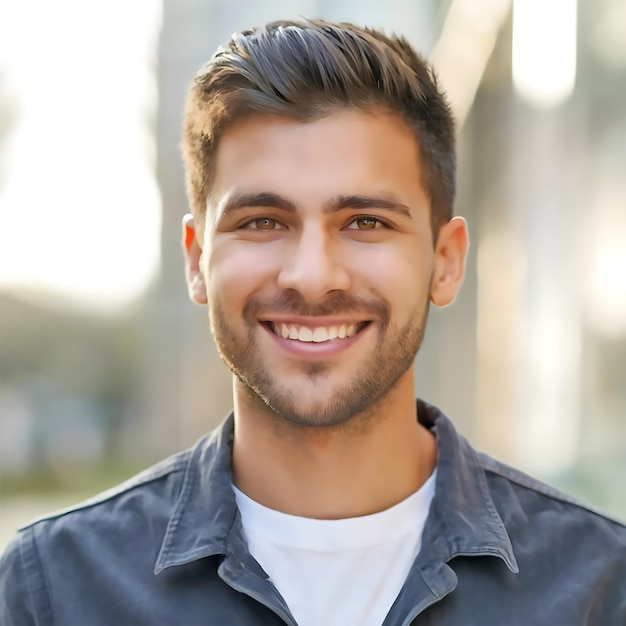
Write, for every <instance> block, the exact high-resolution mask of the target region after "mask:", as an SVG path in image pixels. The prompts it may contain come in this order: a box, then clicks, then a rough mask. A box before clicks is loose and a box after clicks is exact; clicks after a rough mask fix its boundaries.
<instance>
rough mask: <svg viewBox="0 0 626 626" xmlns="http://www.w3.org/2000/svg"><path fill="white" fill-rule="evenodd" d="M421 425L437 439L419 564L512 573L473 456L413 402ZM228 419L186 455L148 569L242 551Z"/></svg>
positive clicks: (435, 415)
mask: <svg viewBox="0 0 626 626" xmlns="http://www.w3.org/2000/svg"><path fill="white" fill-rule="evenodd" d="M417 415H418V419H419V421H420V423H422V424H423V425H424V426H426V427H427V428H429V429H431V430H432V431H433V432H434V434H435V436H436V438H437V482H436V486H435V497H434V499H433V501H432V504H431V508H430V512H429V515H428V519H427V521H426V527H425V528H424V536H423V539H422V546H424V547H423V549H422V553H421V554H420V559H422V558H423V559H424V560H425V562H427V561H438V562H441V561H443V562H447V561H449V560H450V559H452V558H454V557H455V556H460V555H468V556H471V555H493V556H496V557H500V558H502V559H503V560H504V562H505V563H506V565H507V566H508V568H509V569H510V570H511V571H513V572H517V571H518V567H517V562H516V560H515V555H514V554H513V548H512V545H511V541H510V539H509V536H508V533H507V531H506V528H505V527H504V523H503V521H502V518H501V517H500V515H499V514H498V512H497V510H496V507H495V505H494V503H493V500H492V498H491V495H490V493H489V487H488V485H487V478H486V475H485V470H484V468H483V466H482V463H481V462H480V457H479V455H478V454H477V453H476V452H475V451H474V450H473V448H471V446H470V445H469V444H468V443H467V441H466V440H465V439H464V438H463V437H461V436H459V435H458V434H457V432H456V430H455V429H454V426H453V425H452V423H451V422H450V420H449V419H448V418H447V417H446V416H445V415H444V414H443V413H442V412H441V411H439V409H437V408H435V407H434V406H432V405H429V404H427V403H425V402H423V401H421V400H418V401H417ZM233 432H234V418H233V414H232V413H231V414H230V415H229V416H228V417H227V418H226V419H225V420H224V421H223V422H222V424H221V425H220V426H219V427H218V428H217V429H216V430H215V431H214V432H213V433H212V434H211V435H209V436H207V437H205V438H203V439H201V440H200V441H199V442H198V444H197V445H196V446H195V447H194V448H193V449H192V450H191V452H190V454H189V460H188V463H187V468H186V471H185V477H184V479H183V483H182V487H181V490H180V494H179V497H178V502H177V504H176V507H175V509H174V512H173V514H172V516H171V517H170V520H169V524H168V526H167V530H166V532H165V537H164V539H163V543H162V544H161V549H160V552H159V555H158V557H157V561H156V563H155V567H154V573H155V574H158V573H160V572H161V571H163V570H164V569H166V568H168V567H173V566H177V565H184V564H185V563H190V562H192V561H195V560H197V559H201V558H204V557H207V556H211V555H216V554H227V553H228V551H229V547H228V546H229V540H230V539H233V540H237V541H233V542H232V545H241V541H238V539H241V537H240V535H241V522H240V520H239V514H238V511H237V506H236V503H235V496H234V494H233V491H232V487H231V484H232V471H231V457H232V443H233Z"/></svg>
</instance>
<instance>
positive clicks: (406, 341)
mask: <svg viewBox="0 0 626 626" xmlns="http://www.w3.org/2000/svg"><path fill="white" fill-rule="evenodd" d="M183 150H184V157H185V165H186V172H187V183H188V194H189V199H190V204H191V209H192V215H191V216H189V217H187V218H186V219H185V221H184V225H183V230H184V237H183V239H184V248H185V255H186V276H187V283H188V286H189V293H190V296H191V299H192V300H193V301H194V302H196V303H198V304H201V305H207V306H208V313H209V317H210V321H211V327H212V330H213V335H214V338H215V342H216V345H217V347H218V349H219V352H220V354H221V356H222V358H223V360H224V362H225V363H226V365H227V366H228V367H229V368H230V370H231V371H232V373H233V385H234V386H233V390H234V412H233V415H231V416H230V417H229V418H228V419H227V420H226V421H225V422H224V423H223V424H222V425H221V426H220V427H219V428H218V429H217V430H216V432H214V433H213V434H211V435H210V436H208V437H207V438H205V439H203V440H201V441H200V442H199V443H198V444H197V445H196V446H195V447H194V448H193V449H192V450H190V451H188V452H184V453H182V454H180V455H177V456H175V457H173V458H171V459H168V460H166V461H164V462H162V463H160V464H159V465H157V466H156V467H154V468H152V469H150V470H148V471H147V472H145V473H143V474H141V475H140V476H138V477H136V478H134V479H132V480H130V481H129V482H127V483H126V484H124V485H122V486H120V487H119V488H117V489H114V490H112V491H109V492H107V493H105V494H103V495H101V496H98V497H96V498H95V499H92V500H90V501H88V502H86V503H84V504H82V505H80V506H78V507H75V508H73V509H71V510H69V511H66V512H63V513H60V514H56V515H53V516H50V517H48V518H46V519H44V520H41V521H39V522H36V523H34V524H32V525H30V526H28V527H26V528H24V529H22V530H21V531H20V533H19V535H18V537H17V538H16V540H15V541H14V542H13V544H12V545H11V546H10V547H9V549H8V551H7V553H6V554H5V556H4V560H3V561H2V564H1V574H0V584H1V587H0V589H1V594H2V596H1V598H2V599H1V606H2V613H1V616H2V618H1V619H2V624H215V625H224V624H283V623H286V624H291V625H293V624H299V625H301V626H304V625H328V624H341V625H350V624H355V625H356V624H358V625H364V624H372V625H380V624H386V625H396V624H622V623H624V618H625V617H626V528H625V527H624V526H623V525H620V524H619V523H617V522H614V521H611V520H609V519H607V518H605V517H603V516H602V515H599V514H598V513H595V512H593V511H591V510H589V509H587V508H586V507H584V506H582V505H580V504H577V503H575V502H573V501H572V500H570V499H569V498H567V497H566V496H563V495H561V494H559V493H557V492H555V491H554V490H552V489H550V488H548V487H546V486H544V485H542V484H540V483H538V482H536V481H534V480H533V479H531V478H529V477H527V476H524V475H523V474H521V473H519V472H517V471H515V470H513V469H511V468H508V467H506V466H504V465H502V464H500V463H498V462H496V461H494V460H492V459H490V458H489V457H487V456H485V455H481V454H479V453H477V452H475V451H474V450H473V449H472V448H471V447H470V446H469V445H468V443H467V442H466V441H465V440H464V439H463V438H461V437H460V436H459V435H457V434H456V432H455V430H454V428H453V427H452V425H451V423H450V422H449V421H448V419H447V418H446V417H445V416H444V415H442V414H441V413H440V412H439V411H438V410H437V409H436V408H434V407H432V406H429V405H427V404H426V403H424V402H421V401H418V402H417V405H416V403H415V399H414V384H413V376H414V372H413V360H414V357H415V355H416V353H417V351H418V349H419V346H420V343H421V340H422V336H423V334H424V328H425V323H426V317H427V312H428V308H429V304H430V303H431V302H432V303H433V304H434V305H436V306H446V305H448V304H450V303H451V302H452V301H453V300H454V298H455V294H456V292H457V290H458V288H459V286H460V284H461V281H462V278H463V271H464V263H465V256H466V249H467V231H466V225H465V222H464V220H463V219H461V218H459V217H453V216H452V205H453V199H454V180H455V152H454V125H453V120H452V117H451V114H450V111H449V108H448V106H447V104H446V101H445V99H444V96H443V95H442V94H441V93H440V91H439V90H438V88H437V84H436V81H435V79H434V77H433V75H432V73H431V71H430V70H429V69H428V67H427V66H426V64H425V63H424V61H423V60H422V59H421V58H420V57H419V56H418V55H417V54H416V53H415V52H414V51H413V50H412V49H411V48H410V47H409V45H408V44H407V43H406V42H405V41H404V40H402V39H395V38H387V37H385V36H384V35H382V34H381V33H379V32H376V31H372V30H365V29H361V28H357V27H355V26H351V25H347V24H341V25H338V24H330V23H326V22H322V21H305V22H297V23H296V22H281V23H274V24H270V25H268V26H266V27H265V28H261V29H257V30H253V31H246V32H243V33H237V34H235V35H233V37H232V39H231V40H230V41H229V42H228V44H227V45H226V46H225V47H224V48H222V49H220V50H219V51H218V52H217V53H216V54H215V56H214V57H213V58H212V59H211V61H210V62H209V63H208V65H207V66H206V67H205V68H203V69H202V71H201V72H200V73H199V75H198V77H197V79H196V81H195V82H194V84H193V85H192V87H191V90H190V93H189V96H188V106H187V111H186V116H185V124H184V138H183Z"/></svg>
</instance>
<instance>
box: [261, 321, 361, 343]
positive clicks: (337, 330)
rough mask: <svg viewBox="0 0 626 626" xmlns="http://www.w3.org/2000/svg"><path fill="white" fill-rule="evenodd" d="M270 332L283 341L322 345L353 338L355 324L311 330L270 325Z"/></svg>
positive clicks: (304, 327) (320, 327)
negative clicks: (294, 340)
mask: <svg viewBox="0 0 626 626" xmlns="http://www.w3.org/2000/svg"><path fill="white" fill-rule="evenodd" d="M272 330H273V331H274V333H275V334H276V335H278V336H279V337H282V338H283V339H287V338H289V339H297V340H298V341H304V342H306V343H311V342H313V343H322V342H324V341H331V340H332V339H337V338H339V339H345V338H346V337H354V335H356V332H357V325H356V324H342V325H341V326H329V327H328V328H326V327H323V326H318V327H317V328H314V329H311V328H308V327H307V326H296V325H295V324H280V323H279V324H272Z"/></svg>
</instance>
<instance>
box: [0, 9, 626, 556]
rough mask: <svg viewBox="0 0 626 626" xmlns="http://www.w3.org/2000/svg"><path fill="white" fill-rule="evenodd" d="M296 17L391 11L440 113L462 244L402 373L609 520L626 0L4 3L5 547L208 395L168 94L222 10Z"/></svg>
mask: <svg viewBox="0 0 626 626" xmlns="http://www.w3.org/2000/svg"><path fill="white" fill-rule="evenodd" d="M298 16H319V17H325V18H328V19H332V20H348V21H354V22H357V23H360V24H368V25H372V26H377V27H381V28H384V29H386V30H388V31H392V32H397V33H402V34H404V35H405V36H406V37H407V38H408V39H409V40H410V41H411V42H412V43H413V44H414V45H415V46H416V47H417V48H418V49H419V50H421V51H422V52H423V53H424V54H425V55H426V56H428V57H429V58H430V59H431V60H432V62H433V64H434V66H435V67H436V69H437V71H438V73H439V76H440V81H441V84H442V85H443V86H444V88H445V89H446V91H447V93H448V94H449V97H450V100H451V102H452V105H453V108H454V110H455V112H456V115H457V118H458V119H459V152H460V153H459V157H460V160H459V170H460V173H459V197H458V202H457V212H458V213H459V214H462V215H464V216H465V217H466V218H467V219H468V220H469V223H470V231H471V237H472V249H471V255H470V259H469V262H468V276H467V280H466V284H465V286H464V288H463V290H462V292H461V294H460V296H459V298H458V299H457V302H456V304H455V305H454V306H453V307H451V308H448V309H445V310H442V311H433V313H432V314H431V317H430V320H429V327H428V331H427V339H426V341H425V345H424V347H423V348H422V352H421V354H420V356H419V358H418V371H417V386H418V390H419V394H420V395H421V396H422V397H424V398H425V399H427V400H429V401H431V402H434V403H436V404H438V405H439V406H440V407H441V408H443V409H444V410H445V411H446V412H447V413H448V414H449V415H450V417H451V418H452V419H453V420H454V421H455V423H456V424H457V426H458V428H459V429H460V430H461V432H463V433H464V434H465V435H466V436H467V437H468V438H470V440H471V441H472V443H474V445H475V446H476V447H478V448H480V449H483V450H485V451H487V452H489V453H490V454H492V455H494V456H496V457H499V458H501V459H503V460H505V461H508V462H510V463H513V464H515V465H518V466H521V467H522V468H523V469H525V470H527V471H529V472H531V473H533V474H535V475H538V476H539V477H542V478H544V479H546V480H548V481H550V482H552V483H554V484H556V485H558V486H560V487H562V488H564V489H566V490H567V491H569V492H571V493H573V494H575V495H577V496H579V497H581V498H583V499H584V500H586V501H587V502H590V503H591V504H593V505H596V506H599V507H601V508H603V509H605V510H607V511H609V512H611V513H613V514H615V515H617V516H621V517H626V498H624V485H625V484H626V425H625V424H626V418H625V416H626V37H624V32H626V2H624V1H623V0H620V1H617V0H579V1H578V2H576V0H548V1H546V0H515V1H514V2H511V1H510V0H483V1H481V2H476V1H475V0H420V2H415V0H381V1H374V0H370V1H369V2H361V1H360V0H317V1H315V0H308V1H306V0H291V1H289V2H288V1H287V0H283V1H280V0H273V1H271V0H266V1H264V2H257V1H256V0H206V1H205V2H194V1H192V0H162V1H159V0H133V1H132V2H128V1H122V0H109V1H108V2H96V1H92V2H84V1H82V0H57V1H56V2H49V1H48V0H2V1H1V2H0V472H1V484H0V511H1V514H0V546H1V545H2V543H3V542H4V541H5V540H6V537H7V536H8V535H9V534H10V533H11V532H12V530H13V528H14V527H15V526H16V525H17V524H19V523H21V522H23V521H26V520H27V519H28V518H29V517H31V516H32V515H35V514H39V513H40V512H43V511H45V510H47V509H49V508H56V507H58V506H62V505H65V504H68V503H71V502H73V501H76V500H77V499H79V498H82V497H83V496H85V495H89V494H91V493H93V492H94V491H96V490H99V489H101V488H105V487H108V486H110V485H112V484H113V483H115V482H118V481H119V480H121V479H122V478H125V477H126V476H129V475H130V474H131V473H133V472H135V471H136V470H138V469H140V468H142V467H144V466H146V465H147V464H148V463H150V462H152V461H154V460H156V459H158V458H160V457H162V456H163V455H165V454H168V453H171V452H173V451H176V450H178V449H181V448H182V447H185V446H187V445H190V444H191V443H192V442H193V441H194V440H195V439H196V438H197V437H198V436H200V435H201V434H202V433H204V432H205V431H207V430H209V429H210V428H212V427H213V426H214V425H215V424H216V423H217V421H218V420H219V419H220V418H221V417H222V416H223V415H224V414H225V412H227V411H228V409H229V407H230V404H231V396H230V383H229V376H228V374H227V372H226V371H225V369H224V367H223V366H222V365H221V363H220V362H219V359H218V357H217V355H216V353H215V350H214V348H213V346H212V344H211V341H210V334H209V331H208V324H207V322H206V319H205V312H204V311H203V310H201V309H199V308H195V307H193V306H192V305H191V304H189V303H188V301H187V297H186V293H185V287H184V280H183V271H182V255H181V254H180V252H179V231H180V219H181V217H182V215H183V214H184V212H185V211H186V200H185V196H184V189H183V176H182V169H181V163H180V156H179V148H178V146H179V135H180V122H181V115H182V106H183V99H184V93H185V89H186V86H187V84H188V83H189V81H190V80H191V78H192V77H193V75H194V74H195V72H196V70H197V69H198V68H199V67H200V66H201V65H202V64H203V63H204V62H205V61H206V60H207V59H208V58H209V56H210V54H211V53H212V52H213V50H214V49H215V48H216V47H217V46H218V45H219V44H220V43H221V42H223V41H224V40H225V39H226V38H227V37H228V36H229V35H230V34H231V33H232V32H233V31H235V30H239V29H242V28H246V27H248V26H250V25H255V24H261V23H264V22H267V21H270V20H272V19H280V18H297V17H298Z"/></svg>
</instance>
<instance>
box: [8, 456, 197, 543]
mask: <svg viewBox="0 0 626 626" xmlns="http://www.w3.org/2000/svg"><path fill="white" fill-rule="evenodd" d="M190 455H191V451H190V450H186V451H184V452H180V453H178V454H176V455H174V456H171V457H169V458H167V459H164V460H163V461H160V462H159V463H157V464H155V465H153V466H152V467H150V468H148V469H146V470H144V471H142V472H140V473H139V474H137V475H135V476H133V477H131V478H129V479H128V480H126V481H124V482H122V483H120V484H119V485H116V486H114V487H112V488H111V489H107V490H106V491H103V492H101V493H99V494H97V495H95V496H93V497H90V498H88V499H86V500H83V501H82V502H79V503H78V504H75V505H72V506H69V507H66V508H64V509H61V510H58V511H53V512H51V513H47V514H46V515H43V516H41V517H39V518H37V519H35V520H33V521H31V522H30V523H29V524H27V525H26V526H24V527H22V528H21V529H20V532H23V531H24V530H27V529H29V528H31V529H33V530H35V531H36V532H37V533H39V532H41V531H44V530H45V529H47V528H51V527H53V526H54V525H55V524H62V525H66V526H71V525H72V524H74V523H78V524H81V525H82V523H83V520H84V519H85V518H104V519H106V518H107V516H108V515H109V514H112V513H114V514H115V516H119V515H120V513H121V512H122V511H126V512H128V511H130V510H133V509H137V510H143V511H147V512H149V513H151V514H155V513H158V512H159V510H161V509H169V507H170V505H173V504H175V502H176V498H177V495H178V492H179V490H180V486H181V483H182V479H183V475H184V473H185V470H186V468H187V465H188V463H189V458H190Z"/></svg>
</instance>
